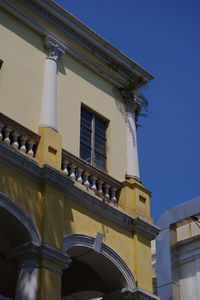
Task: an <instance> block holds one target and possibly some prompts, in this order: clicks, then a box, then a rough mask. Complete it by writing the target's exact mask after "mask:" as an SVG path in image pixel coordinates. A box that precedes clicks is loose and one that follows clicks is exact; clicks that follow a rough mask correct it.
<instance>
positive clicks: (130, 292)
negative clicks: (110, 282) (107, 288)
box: [103, 287, 160, 300]
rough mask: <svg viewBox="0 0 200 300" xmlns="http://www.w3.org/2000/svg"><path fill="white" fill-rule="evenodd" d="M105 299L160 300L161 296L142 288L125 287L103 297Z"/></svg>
mask: <svg viewBox="0 0 200 300" xmlns="http://www.w3.org/2000/svg"><path fill="white" fill-rule="evenodd" d="M103 299H105V300H115V299H119V300H160V297H158V296H156V295H153V294H152V293H149V292H147V291H145V290H143V289H140V288H137V287H136V288H134V289H129V288H124V289H122V291H117V292H113V293H111V294H107V295H105V296H104V297H103Z"/></svg>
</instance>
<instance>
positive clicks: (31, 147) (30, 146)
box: [27, 140, 35, 157]
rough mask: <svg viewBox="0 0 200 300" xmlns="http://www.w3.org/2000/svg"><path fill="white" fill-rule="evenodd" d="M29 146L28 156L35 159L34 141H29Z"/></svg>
mask: <svg viewBox="0 0 200 300" xmlns="http://www.w3.org/2000/svg"><path fill="white" fill-rule="evenodd" d="M27 144H28V152H27V154H28V155H30V156H32V157H33V156H34V152H33V146H34V145H35V142H34V141H33V140H28V142H27Z"/></svg>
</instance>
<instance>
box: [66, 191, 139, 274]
mask: <svg viewBox="0 0 200 300" xmlns="http://www.w3.org/2000/svg"><path fill="white" fill-rule="evenodd" d="M64 215H65V217H64V220H65V224H64V235H66V234H70V233H81V234H85V235H89V236H91V237H95V234H96V233H97V232H99V233H102V234H103V236H104V237H103V242H104V243H105V244H106V245H108V246H109V247H111V248H112V249H113V250H114V251H116V252H117V253H118V254H119V255H120V256H121V257H122V259H123V260H124V261H125V262H126V263H127V265H128V266H129V268H130V269H131V270H132V271H133V242H132V241H133V235H132V233H130V232H128V231H127V230H125V229H123V228H120V227H119V226H117V225H115V224H113V223H112V222H110V221H109V220H106V219H104V218H102V217H100V216H98V215H96V214H95V213H93V212H91V211H89V210H88V209H86V208H84V207H82V206H80V205H78V204H76V203H75V202H72V201H71V200H69V199H67V198H66V197H65V199H64Z"/></svg>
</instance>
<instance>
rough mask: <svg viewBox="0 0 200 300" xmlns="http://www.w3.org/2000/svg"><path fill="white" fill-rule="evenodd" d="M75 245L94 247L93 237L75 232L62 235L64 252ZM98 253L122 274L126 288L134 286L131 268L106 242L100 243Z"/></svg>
mask: <svg viewBox="0 0 200 300" xmlns="http://www.w3.org/2000/svg"><path fill="white" fill-rule="evenodd" d="M75 246H84V247H87V248H90V249H94V248H95V238H94V237H90V236H87V235H84V234H76V233H73V234H69V235H66V236H64V238H63V251H64V252H67V250H68V249H70V248H71V247H75ZM99 253H100V254H102V255H103V256H105V257H106V258H107V259H108V260H110V261H111V262H112V263H113V264H114V265H115V266H116V267H117V269H118V270H119V272H120V273H121V274H122V275H123V277H124V279H125V281H126V284H127V286H126V287H127V288H130V289H134V288H135V287H136V281H135V278H134V276H133V274H132V272H131V270H130V269H129V267H128V266H127V265H126V263H125V262H124V261H123V259H122V258H121V257H120V256H119V255H118V254H117V253H116V252H115V251H114V250H113V249H111V248H110V247H108V246H107V245H106V244H104V243H102V246H101V249H100V251H99Z"/></svg>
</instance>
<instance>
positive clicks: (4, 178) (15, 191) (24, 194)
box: [0, 163, 42, 231]
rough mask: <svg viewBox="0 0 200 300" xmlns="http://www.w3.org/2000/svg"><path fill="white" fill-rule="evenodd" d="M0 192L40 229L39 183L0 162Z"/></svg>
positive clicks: (40, 204)
mask: <svg viewBox="0 0 200 300" xmlns="http://www.w3.org/2000/svg"><path fill="white" fill-rule="evenodd" d="M0 170H1V175H0V192H1V193H3V194H4V195H6V196H7V197H9V198H10V199H11V200H13V201H14V202H15V203H17V204H18V205H19V206H20V207H21V208H22V209H23V210H25V212H27V213H28V215H29V216H30V217H31V218H32V220H33V222H34V223H35V224H36V225H37V227H38V229H39V230H40V231H41V226H42V223H41V210H42V202H41V185H40V184H39V183H37V182H35V181H33V180H31V179H30V178H29V177H27V176H25V175H23V174H21V173H20V172H17V171H15V170H14V169H13V168H10V167H8V166H6V165H4V164H2V163H0Z"/></svg>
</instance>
